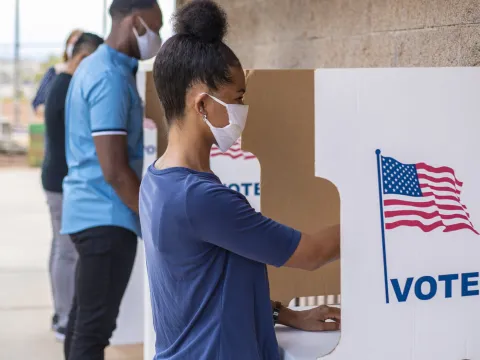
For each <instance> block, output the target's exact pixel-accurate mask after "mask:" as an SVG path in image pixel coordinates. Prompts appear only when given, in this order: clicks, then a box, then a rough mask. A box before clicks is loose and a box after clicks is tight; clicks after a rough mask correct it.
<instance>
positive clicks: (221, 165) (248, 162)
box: [210, 140, 260, 211]
mask: <svg viewBox="0 0 480 360" xmlns="http://www.w3.org/2000/svg"><path fill="white" fill-rule="evenodd" d="M210 166H211V168H212V171H213V172H214V173H215V174H216V175H217V176H218V177H219V178H220V180H221V181H222V182H223V184H224V185H225V186H227V187H229V188H230V189H232V190H235V191H238V192H240V193H242V194H243V195H245V197H246V198H247V200H248V202H249V203H250V205H252V207H253V208H254V209H255V210H257V211H260V163H259V162H258V159H257V158H256V157H255V156H254V155H253V154H251V153H249V152H245V151H243V150H242V148H241V140H239V141H237V142H236V143H235V144H234V145H233V146H232V147H231V148H230V149H229V150H228V151H226V152H225V153H222V152H221V151H220V149H218V147H217V146H213V148H212V152H211V153H210Z"/></svg>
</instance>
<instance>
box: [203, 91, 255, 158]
mask: <svg viewBox="0 0 480 360" xmlns="http://www.w3.org/2000/svg"><path fill="white" fill-rule="evenodd" d="M205 94H206V93H205ZM206 95H208V96H210V97H211V98H212V99H213V100H215V101H216V102H217V103H219V104H221V105H223V106H225V107H226V108H227V113H228V122H229V124H228V125H227V126H225V127H223V128H217V127H215V126H213V125H212V124H211V123H210V121H208V119H207V116H206V115H203V120H204V121H205V122H206V123H207V125H208V127H209V128H210V130H211V131H212V134H213V137H214V138H215V140H216V141H217V145H218V148H219V149H220V150H221V151H222V152H225V151H227V150H228V149H230V147H231V146H232V145H233V144H235V141H237V140H238V139H239V138H240V136H241V135H242V132H243V129H245V124H246V123H247V115H248V105H239V104H226V103H224V102H223V101H222V100H219V99H217V98H216V97H213V96H212V95H209V94H206Z"/></svg>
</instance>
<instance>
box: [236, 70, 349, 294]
mask: <svg viewBox="0 0 480 360" xmlns="http://www.w3.org/2000/svg"><path fill="white" fill-rule="evenodd" d="M314 100H315V96H314V70H254V71H250V72H248V73H247V94H246V97H245V101H246V103H247V104H249V105H250V110H249V115H248V121H247V126H246V128H245V131H244V134H243V136H242V147H243V149H244V150H246V151H249V152H251V153H253V154H255V155H256V156H257V158H258V160H259V162H260V167H261V184H260V188H261V197H260V203H261V209H262V213H263V214H265V215H266V216H269V217H271V218H272V219H274V220H277V221H279V222H282V223H284V224H287V225H290V226H292V227H294V228H296V229H299V230H301V231H304V232H312V233H313V232H315V231H317V230H319V229H321V228H322V227H323V226H327V225H332V224H338V223H339V221H340V198H339V195H338V192H337V189H336V187H335V186H334V185H333V184H332V183H330V182H329V181H327V180H325V179H320V178H317V177H315V161H314V155H315V150H314V148H315V131H314V128H315V104H314ZM339 265H340V264H339V262H338V261H337V262H335V263H332V264H329V265H327V266H325V267H323V268H322V269H319V270H317V271H315V272H307V271H303V270H296V269H289V268H279V269H277V268H274V267H269V269H268V272H269V280H270V290H271V297H272V299H276V300H281V301H284V302H288V301H290V300H291V299H293V298H296V297H304V296H320V295H337V294H340V266H339Z"/></svg>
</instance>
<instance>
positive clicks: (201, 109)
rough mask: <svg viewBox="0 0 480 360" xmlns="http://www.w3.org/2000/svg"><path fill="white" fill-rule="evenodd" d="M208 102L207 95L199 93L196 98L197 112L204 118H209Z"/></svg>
mask: <svg viewBox="0 0 480 360" xmlns="http://www.w3.org/2000/svg"><path fill="white" fill-rule="evenodd" d="M208 100H209V97H208V95H207V94H205V93H199V94H198V95H197V96H195V110H196V111H197V113H198V114H200V115H201V116H202V117H203V116H208V112H207V103H208Z"/></svg>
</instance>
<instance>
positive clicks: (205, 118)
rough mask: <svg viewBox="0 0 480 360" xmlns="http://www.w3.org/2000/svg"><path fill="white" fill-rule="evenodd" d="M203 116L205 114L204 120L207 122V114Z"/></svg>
mask: <svg viewBox="0 0 480 360" xmlns="http://www.w3.org/2000/svg"><path fill="white" fill-rule="evenodd" d="M202 116H203V121H205V122H207V121H208V119H207V114H202Z"/></svg>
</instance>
